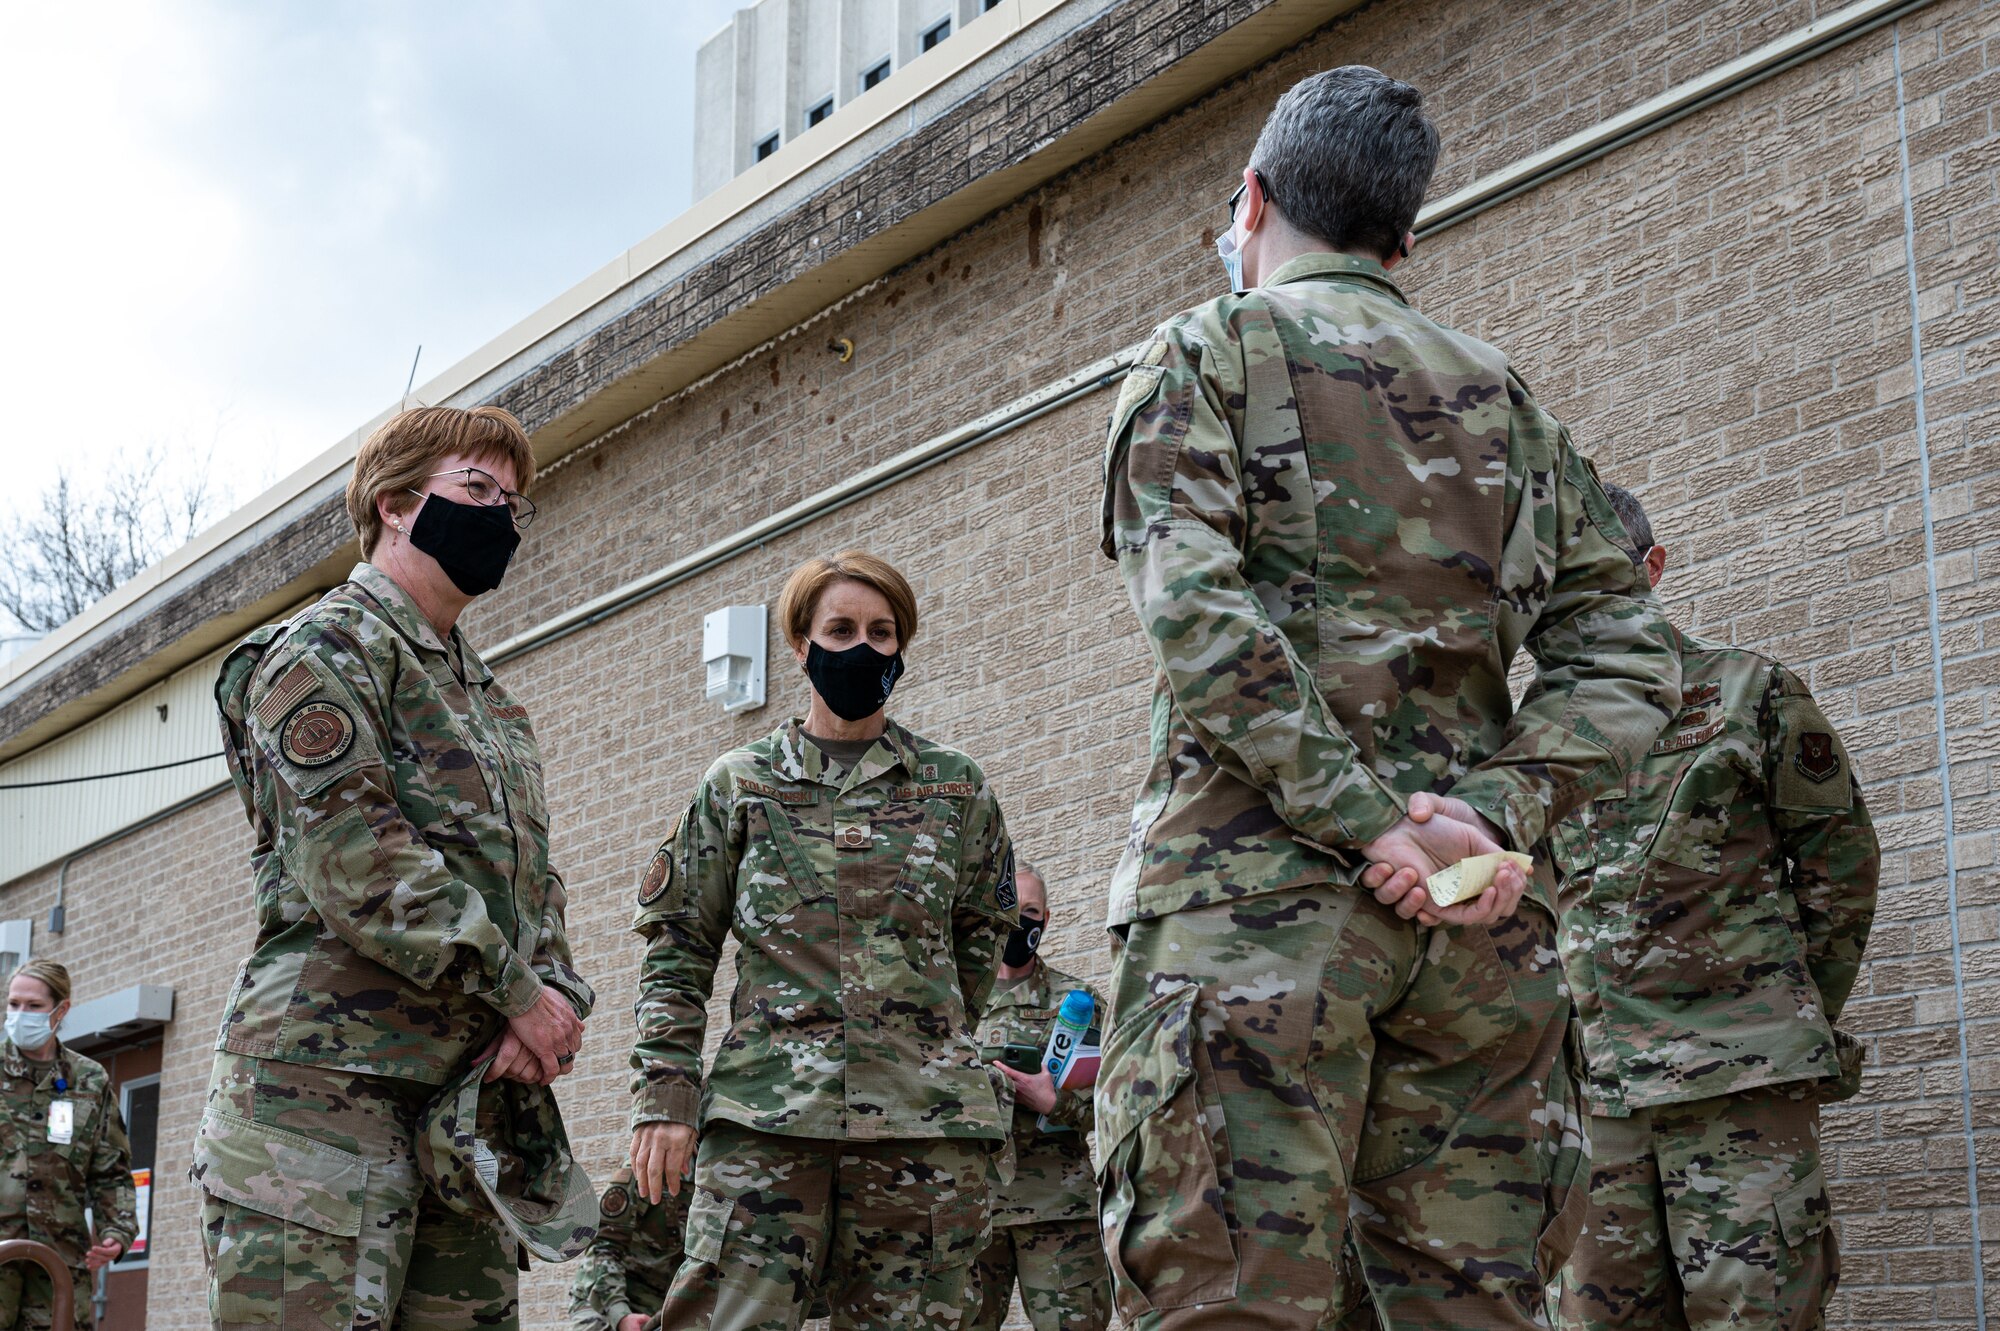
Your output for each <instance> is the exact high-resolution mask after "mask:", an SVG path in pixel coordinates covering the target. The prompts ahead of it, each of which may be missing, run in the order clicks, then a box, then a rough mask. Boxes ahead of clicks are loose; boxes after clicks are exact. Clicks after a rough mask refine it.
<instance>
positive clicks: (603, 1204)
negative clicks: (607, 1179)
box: [597, 1183, 632, 1220]
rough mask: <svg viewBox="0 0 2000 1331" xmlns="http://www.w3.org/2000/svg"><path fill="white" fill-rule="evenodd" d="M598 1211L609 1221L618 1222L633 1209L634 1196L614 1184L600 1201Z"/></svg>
mask: <svg viewBox="0 0 2000 1331" xmlns="http://www.w3.org/2000/svg"><path fill="white" fill-rule="evenodd" d="M597 1209H598V1211H599V1212H600V1213H602V1214H603V1216H604V1218H605V1219H607V1220H616V1219H617V1218H618V1217H619V1216H621V1215H624V1214H625V1213H626V1212H627V1211H629V1210H631V1209H632V1195H631V1194H630V1193H628V1192H626V1191H625V1189H624V1187H623V1186H622V1185H620V1184H617V1183H613V1184H612V1185H611V1186H610V1187H608V1188H606V1189H605V1190H604V1196H603V1197H601V1198H599V1199H598V1202H597Z"/></svg>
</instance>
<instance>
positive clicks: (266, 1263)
mask: <svg viewBox="0 0 2000 1331" xmlns="http://www.w3.org/2000/svg"><path fill="white" fill-rule="evenodd" d="M437 1093H438V1088H437V1087H435V1086H426V1085H423V1084H421V1083H418V1082H413V1081H408V1080H404V1079H402V1078H397V1077H370V1076H364V1075H361V1074H358V1073H352V1072H340V1071H336V1070H334V1069H331V1068H322V1067H309V1066H306V1065H303V1064H297V1063H280V1062H277V1061H275V1060H271V1059H257V1058H249V1057H245V1056H243V1055H239V1054H228V1053H221V1054H217V1055H216V1059H215V1068H214V1071H213V1072H212V1073H211V1074H210V1077H209V1087H208V1111H209V1118H207V1119H206V1120H205V1121H204V1124H203V1133H204V1135H205V1136H206V1135H211V1134H217V1133H220V1134H222V1135H227V1133H228V1131H229V1129H228V1128H227V1127H222V1128H218V1127H217V1126H216V1125H217V1120H216V1119H215V1117H214V1116H215V1115H216V1114H217V1113H221V1114H226V1115H229V1116H230V1118H231V1119H234V1120H237V1121H239V1122H247V1123H249V1124H251V1125H255V1126H254V1128H253V1129H252V1130H251V1131H250V1132H244V1133H239V1134H238V1135H239V1136H241V1137H243V1138H245V1139H246V1140H250V1141H252V1142H253V1150H254V1151H255V1152H256V1153H258V1154H261V1155H264V1156H265V1157H267V1158H270V1159H272V1160H273V1161H274V1162H275V1164H276V1165H277V1169H275V1170H273V1171H272V1176H270V1177H268V1178H266V1179H263V1180H260V1179H258V1178H255V1177H243V1178H234V1179H231V1178H214V1177H210V1175H213V1174H214V1173H216V1172H217V1171H218V1169H220V1168H221V1166H220V1165H218V1164H217V1163H215V1160H217V1159H218V1158H219V1156H218V1155H216V1154H214V1153H213V1152H211V1154H210V1155H209V1159H210V1161H211V1163H209V1165H208V1166H207V1173H206V1174H201V1172H200V1164H199V1162H200V1161H201V1159H202V1158H203V1153H202V1152H203V1148H197V1162H198V1163H197V1172H198V1175H199V1176H198V1177H197V1178H196V1180H195V1181H196V1183H197V1184H198V1185H199V1186H201V1188H202V1189H203V1193H204V1196H203V1198H202V1212H201V1214H202V1241H203V1245H204V1247H205V1249H206V1258H207V1264H208V1272H209V1314H210V1317H211V1320H212V1321H213V1322H214V1325H215V1326H216V1327H217V1328H218V1331H227V1329H228V1328H232V1327H253V1326H281V1327H283V1328H284V1329H285V1331H307V1329H308V1328H310V1329H311V1331H319V1328H324V1329H325V1331H345V1329H346V1328H349V1327H352V1328H355V1331H387V1328H389V1327H391V1326H393V1327H395V1328H396V1331H457V1329H458V1328H465V1331H472V1329H473V1328H478V1329H479V1331H506V1329H507V1328H512V1327H517V1326H518V1325H519V1324H520V1316H519V1306H518V1302H517V1298H516V1287H517V1282H518V1279H519V1274H518V1267H517V1255H518V1252H519V1248H518V1245H517V1244H515V1243H514V1242H513V1241H512V1240H511V1238H510V1237H509V1235H508V1234H507V1232H506V1230H505V1229H504V1228H503V1227H502V1226H501V1224H500V1221H499V1219H498V1218H497V1217H496V1218H494V1219H492V1220H490V1221H488V1220H480V1219H477V1218H474V1217H468V1216H461V1215H459V1214H457V1213H456V1212H453V1211H449V1210H447V1209H446V1208H445V1206H444V1204H443V1203H442V1202H441V1201H439V1200H438V1199H437V1197H436V1196H435V1195H433V1194H432V1193H431V1192H430V1191H429V1189H428V1188H427V1187H426V1186H425V1184H424V1179H423V1176H422V1175H421V1174H420V1173H419V1172H418V1169H417V1161H416V1146H415V1133H416V1131H417V1128H418V1124H419V1122H420V1120H421V1118H422V1115H423V1111H424V1106H425V1105H426V1104H427V1103H428V1102H429V1101H430V1100H431V1099H432V1098H433V1097H434V1096H436V1095H437ZM224 1122H225V1123H226V1122H227V1120H224ZM246 1173H247V1171H246ZM279 1179H286V1180H289V1186H288V1187H285V1186H276V1185H277V1184H278V1180H279ZM316 1179H317V1180H321V1181H324V1180H327V1179H335V1180H338V1181H337V1182H335V1183H332V1184H331V1185H330V1186H331V1187H332V1188H334V1189H336V1190H338V1195H335V1196H332V1197H327V1196H318V1197H316V1196H313V1195H312V1194H313V1191H314V1182H315V1180H316ZM349 1184H351V1185H352V1186H348V1185H349ZM287 1192H289V1193H290V1196H289V1197H288V1196H287V1195H286V1193H287ZM218 1194H221V1195H218ZM231 1194H233V1196H232V1195H231ZM246 1202H250V1203H254V1204H245V1203H246ZM334 1213H338V1214H340V1215H341V1216H342V1217H343V1219H342V1220H341V1221H340V1222H338V1223H337V1224H336V1228H338V1229H340V1230H342V1231H344V1232H340V1233H332V1232H328V1231H327V1230H326V1229H324V1228H320V1227H319V1225H320V1224H324V1223H326V1219H325V1218H326V1216H327V1215H329V1214H334ZM313 1222H317V1223H313Z"/></svg>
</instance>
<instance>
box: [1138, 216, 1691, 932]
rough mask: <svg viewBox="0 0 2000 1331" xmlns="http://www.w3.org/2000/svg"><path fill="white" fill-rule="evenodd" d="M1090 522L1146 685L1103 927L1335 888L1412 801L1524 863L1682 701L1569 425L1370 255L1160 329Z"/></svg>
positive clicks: (1275, 280) (1667, 654)
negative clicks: (1144, 719) (1146, 757)
mask: <svg viewBox="0 0 2000 1331" xmlns="http://www.w3.org/2000/svg"><path fill="white" fill-rule="evenodd" d="M1103 531H1104V544H1103V548H1104V552H1105V553H1106V554H1107V555H1109V556H1111V557H1113V558H1115V559H1116V560H1117V561H1118V566H1119V571H1120V572H1121V574H1122V575H1123V576H1124V580H1125V584H1126V587H1127V590H1128V591H1129V593H1130V595H1131V598H1132V604H1133V607H1134V608H1135V609H1136V610H1137V612H1138V616H1139V623H1140V625H1141V627H1142V628H1143V629H1144V630H1145V633H1146V637H1147V639H1148V642H1149V643H1150V645H1151V647H1152V649H1153V656H1154V659H1155V663H1156V665H1157V667H1158V676H1157V683H1156V687H1155V694H1154V698H1153V709H1152V725H1151V730H1152V735H1151V747H1152V765H1151V770H1150V772H1149V773H1148V775H1147V777H1146V779H1145V783H1144V785H1143V787H1142V789H1141V792H1140V795H1139V798H1138V801H1137V804H1136V807H1135V808H1134V810H1133V817H1132V832H1131V837H1130V840H1129V841H1128V843H1127V846H1126V851H1125V855H1124V858H1123V860H1122V861H1121V862H1120V864H1119V867H1118V870H1117V872H1116V874H1115V875H1114V877H1113V882H1112V903H1111V918H1110V922H1111V923H1112V924H1114V925H1117V924H1121V923H1125V922H1128V921H1131V920H1134V919H1144V918H1149V917H1152V916H1157V915H1161V914H1165V913H1169V912H1172V911H1177V910H1183V909H1188V908H1192V907H1196V906H1203V905H1208V904H1211V903H1213V902H1215V901H1219V900H1224V899H1228V898H1234V897H1242V896H1248V895H1252V894H1255V893H1260V892H1272V891H1278V890H1281V889H1284V888H1289V887H1298V886H1303V885H1308V884H1319V883H1327V882H1354V881H1355V880H1356V879H1357V878H1358V877H1359V874H1360V869H1361V867H1362V866H1361V864H1360V861H1359V857H1358V856H1355V855H1353V854H1352V853H1351V852H1352V849H1353V848H1354V847H1357V846H1359V845H1361V844H1364V843H1366V842H1367V841H1369V840H1372V839H1373V838H1374V837H1376V836H1379V835H1380V834H1381V833H1383V832H1384V831H1386V830H1387V829H1388V828H1389V827H1390V826H1391V825H1392V824H1393V823H1394V822H1395V821H1396V820H1397V819H1398V817H1400V816H1401V813H1402V810H1403V808H1404V806H1405V803H1406V801H1407V797H1408V796H1409V795H1410V794H1412V793H1413V792H1416V791H1419V790H1425V791H1432V792H1436V793H1441V794H1449V795H1454V796H1456V797H1458V798H1460V799H1462V800H1465V801H1466V802H1467V803H1469V804H1471V805H1472V806H1473V807H1474V808H1476V809H1478V810H1479V811H1480V812H1481V813H1483V814H1485V815H1486V816H1487V817H1488V818H1490V819H1491V820H1492V821H1493V822H1494V823H1495V824H1496V825H1498V826H1499V827H1500V828H1502V829H1503V830H1504V832H1505V834H1506V836H1507V839H1508V840H1509V841H1510V842H1511V843H1512V844H1513V845H1514V846H1515V847H1517V848H1520V849H1527V848H1528V847H1530V846H1532V845H1533V844H1534V843H1536V842H1537V841H1539V840H1540V839H1541V838H1542V836H1543V834H1544V832H1545V831H1546V830H1547V829H1548V827H1549V826H1550V825H1551V824H1552V822H1553V820H1554V819H1556V818H1558V817H1560V816H1561V815H1562V814H1564V813H1566V812H1567V811H1568V810H1569V809H1571V808H1572V807H1574V806H1575V805H1576V804H1577V803H1579V802H1581V801H1582V800H1584V799H1587V798H1588V797H1589V796H1590V794H1591V793H1592V792H1593V791H1594V790H1596V789H1598V788H1600V787H1601V786H1603V785H1605V784H1608V783H1610V782H1612V781H1615V780H1616V779H1617V778H1618V777H1619V776H1621V775H1622V774H1623V773H1624V772H1625V770H1626V769H1627V768H1628V767H1629V766H1630V765H1631V763H1632V762H1633V761H1634V760H1635V759H1636V758H1637V757H1638V756H1639V755H1640V754H1642V753H1643V752H1645V748H1646V746H1647V745H1648V744H1649V743H1651V742H1652V739H1653V736H1654V735H1656V734H1658V733H1659V730H1660V727H1661V726H1662V725H1663V724H1664V723H1665V722H1666V720H1667V718H1668V717H1670V716H1671V715H1672V714H1673V710H1674V707H1675V706H1676V705H1677V700H1678V697H1679V693H1678V683H1679V675H1680V666H1679V660H1678V658H1677V657H1676V656H1675V654H1674V652H1673V650H1672V648H1671V645H1670V644H1669V642H1668V640H1667V627H1666V622H1665V620H1664V618H1663V617H1662V615H1661V613H1660V610H1659V606H1658V603H1657V602H1656V601H1655V600H1654V599H1653V597H1652V594H1651V592H1650V591H1649V590H1648V589H1647V587H1646V584H1645V581H1644V579H1643V577H1642V576H1641V575H1640V574H1639V572H1638V570H1637V569H1636V568H1635V566H1634V565H1633V562H1632V560H1631V558H1630V556H1628V555H1627V554H1626V553H1625V552H1624V550H1623V549H1622V548H1621V546H1620V544H1619V542H1620V541H1622V540H1623V539H1624V529H1623V528H1622V527H1621V526H1620V525H1619V523H1618V519H1617V517H1616V515H1615V514H1613V513H1612V511H1611V507H1610V503H1609V501H1608V500H1607V499H1606V498H1605V497H1604V492H1603V490H1602V489H1601V488H1600V487H1599V485H1598V482H1597V479H1596V476H1595V475H1594V473H1593V472H1592V471H1591V469H1590V467H1589V465H1588V464H1587V463H1586V462H1585V461H1584V459H1583V457H1582V456H1581V455H1580V454H1579V453H1578V452H1577V451H1576V449H1575V448H1574V446H1573V445H1572V444H1571V443H1570V439H1569V435H1568V433H1567V432H1566V431H1565V430H1564V429H1563V428H1562V426H1560V425H1559V424H1558V423H1557V422H1556V421H1555V420H1554V419H1553V418H1551V417H1550V416H1549V415H1548V414H1547V413H1546V412H1544V411H1543V410H1542V409H1541V408H1540V407H1539V406H1537V405H1536V404H1535V400H1534V398H1533V397H1531V396H1530V395H1529V393H1528V390H1527V388H1526V386H1525V385H1523V384H1522V383H1521V381H1520V380H1519V379H1518V378H1517V377H1516V376H1515V375H1514V373H1513V372H1512V371H1511V370H1510V369H1509V368H1508V365H1507V361H1506V359H1505V358H1504V357H1503V356H1502V355H1501V354H1500V353H1499V352H1498V351H1496V350H1494V349H1493V348H1492V347H1489V346H1487V345H1486V344H1485V343H1483V342H1478V341H1475V340H1473V339H1472V338H1469V337H1466V336H1464V335H1463V334H1460V333H1456V332H1453V331H1452V330H1450V329H1448V328H1444V327H1442V326H1440V325H1438V324H1435V323H1433V322H1431V321H1430V320H1428V319H1425V318H1424V317H1423V316H1421V315H1419V314H1418V313H1416V312H1415V311H1414V310H1412V309H1411V308H1410V307H1409V306H1408V305H1407V304H1405V303H1404V300H1403V297H1402V293H1401V292H1400V291H1398V290H1397V288H1396V287H1395V285H1394V284H1393V283H1391V282H1390V281H1389V280H1388V278H1387V276H1386V275H1385V274H1384V272H1383V270H1382V267H1381V265H1380V264H1377V263H1374V262H1371V261H1369V260H1366V259H1360V258H1355V257H1351V256H1347V255H1337V254H1314V255H1306V256H1303V257H1300V258H1297V259H1294V260H1292V261H1291V262H1290V263H1287V264H1285V265H1284V266H1283V267H1282V268H1280V269H1279V270H1278V271H1277V272H1276V273H1275V274H1273V276H1272V277H1271V279H1270V281H1269V282H1268V283H1267V284H1266V285H1264V286H1263V287H1260V288H1258V289H1257V290H1254V291H1250V292H1247V293H1244V294H1242V295H1232V296H1225V297H1222V298H1221V299H1218V300H1214V301H1211V302H1209V303H1208V304H1206V305H1203V306H1200V307H1199V308H1197V309H1194V310H1192V311H1189V312H1188V313H1186V314H1182V315H1179V316H1177V317H1175V318H1174V319H1171V320H1169V321H1168V322H1167V323H1166V324H1165V325H1163V326H1162V327H1161V328H1160V330H1159V331H1158V332H1157V333H1156V334H1155V336H1154V339H1153V341H1152V343H1151V345H1150V346H1149V347H1148V348H1147V350H1146V351H1145V353H1144V354H1143V355H1142V356H1141V357H1140V360H1139V363H1138V364H1137V365H1136V366H1134V368H1133V369H1132V371H1131V373H1130V375H1129V377H1128V378H1127V379H1126V381H1125V384H1124V389H1123V392H1122V393H1121V394H1120V396H1119V399H1118V403H1117V405H1116V407H1115V408H1114V410H1113V414H1112V421H1111V433H1110V439H1109V442H1108V444H1107V449H1106V485H1105V494H1104V513H1103ZM1524 646H1525V647H1526V648H1527V649H1528V650H1529V651H1530V652H1531V653H1532V654H1533V655H1534V657H1535V660H1536V662H1537V663H1538V664H1539V665H1540V667H1541V670H1540V673H1539V675H1538V677H1537V681H1536V683H1535V685H1534V686H1533V687H1532V688H1531V689H1530V690H1529V691H1528V694H1527V696H1526V698H1525V699H1523V701H1522V704H1521V707H1520V709H1519V710H1518V711H1516V710H1515V708H1514V707H1513V705H1512V702H1511V699H1510V697H1509V694H1508V689H1507V670H1508V666H1509V663H1510V662H1511V661H1512V660H1513V659H1514V656H1515V654H1516V653H1517V652H1518V651H1519V650H1520V649H1521V648H1522V647H1524ZM1551 904H1552V903H1551Z"/></svg>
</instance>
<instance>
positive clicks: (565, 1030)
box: [485, 987, 583, 1086]
mask: <svg viewBox="0 0 2000 1331" xmlns="http://www.w3.org/2000/svg"><path fill="white" fill-rule="evenodd" d="M582 1047H583V1019H582V1018H580V1017H578V1016H577V1015H576V1009H575V1008H573V1007H571V1006H570V1004H569V1000H568V999H566V998H564V997H563V996H562V995H561V994H560V993H558V992H557V991H556V990H554V989H549V988H546V987H545V988H544V989H543V990H542V996H541V997H540V998H539V999H537V1000H536V1002H535V1005H534V1006H533V1007H531V1008H529V1009H528V1010H527V1011H526V1012H523V1013H522V1014H521V1015H520V1016H518V1017H509V1018H508V1019H507V1029H506V1030H505V1031H504V1032H502V1033H501V1035H500V1038H499V1039H498V1040H496V1041H494V1043H493V1063H492V1066H490V1067H488V1068H487V1069H486V1078H485V1079H486V1080H487V1081H498V1080H500V1079H501V1078H503V1077H504V1078H506V1079H508V1080H510V1081H521V1082H527V1083H529V1084H530V1085H534V1086H547V1085H549V1084H550V1083H552V1082H554V1081H555V1079H556V1078H557V1077H560V1076H562V1075H563V1074H564V1073H566V1072H568V1071H570V1070H571V1069H572V1068H574V1067H575V1066H576V1051H577V1050H578V1049H581V1048H582Z"/></svg>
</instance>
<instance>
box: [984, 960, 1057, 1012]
mask: <svg viewBox="0 0 2000 1331" xmlns="http://www.w3.org/2000/svg"><path fill="white" fill-rule="evenodd" d="M986 1006H987V1008H988V1009H989V1010H997V1009H1000V1008H1003V1007H1026V1008H1038V1007H1047V1006H1049V963H1047V962H1046V961H1043V960H1041V959H1040V958H1037V959H1036V961H1035V969H1034V970H1032V971H1030V972H1029V973H1028V974H1026V975H1023V976H1022V977H1021V978H1020V979H1018V980H1009V981H1006V982H1005V987H1004V988H999V987H996V988H995V989H994V990H993V997H992V998H990V999H988V1000H987V1003H986Z"/></svg>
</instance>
